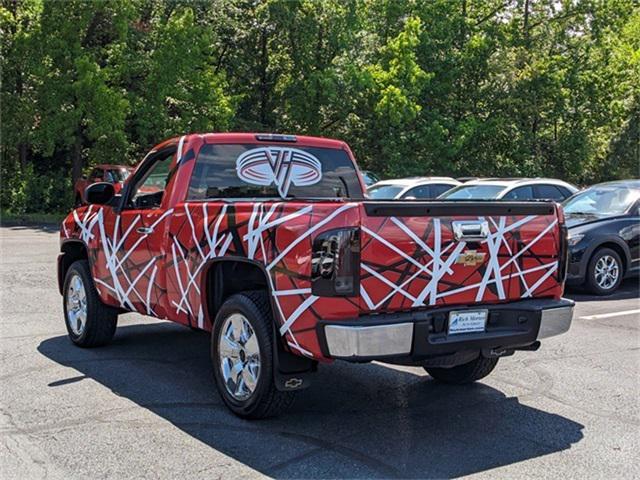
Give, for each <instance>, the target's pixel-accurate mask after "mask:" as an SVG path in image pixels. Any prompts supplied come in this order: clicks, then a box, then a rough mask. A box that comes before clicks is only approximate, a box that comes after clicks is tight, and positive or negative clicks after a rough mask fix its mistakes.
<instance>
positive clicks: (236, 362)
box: [218, 313, 260, 400]
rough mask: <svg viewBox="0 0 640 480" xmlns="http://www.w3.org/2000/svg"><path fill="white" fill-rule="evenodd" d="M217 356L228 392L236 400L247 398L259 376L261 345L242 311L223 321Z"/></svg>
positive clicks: (253, 389)
mask: <svg viewBox="0 0 640 480" xmlns="http://www.w3.org/2000/svg"><path fill="white" fill-rule="evenodd" d="M218 356H219V364H220V370H221V373H222V377H223V379H224V384H225V386H226V388H227V392H229V394H230V395H231V396H232V397H233V398H235V399H236V400H246V399H248V398H249V397H250V396H251V395H252V394H253V392H254V391H255V389H256V386H257V385H258V379H259V378H260V346H259V345H258V338H257V336H256V334H255V332H254V331H253V328H252V327H251V324H250V323H249V320H247V318H246V317H245V316H244V315H242V314H241V313H234V314H232V315H229V316H228V317H227V318H226V319H225V320H224V324H223V325H222V329H221V331H220V339H219V340H218Z"/></svg>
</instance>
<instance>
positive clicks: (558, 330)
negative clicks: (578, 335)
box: [537, 305, 573, 340]
mask: <svg viewBox="0 0 640 480" xmlns="http://www.w3.org/2000/svg"><path fill="white" fill-rule="evenodd" d="M572 319H573V305H571V306H566V307H559V308H550V309H548V310H542V314H541V315H540V329H539V330H538V337H537V339H538V340H540V339H543V338H549V337H555V336H556V335H560V334H562V333H565V332H567V331H569V327H571V320H572Z"/></svg>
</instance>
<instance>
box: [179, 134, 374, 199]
mask: <svg viewBox="0 0 640 480" xmlns="http://www.w3.org/2000/svg"><path fill="white" fill-rule="evenodd" d="M274 197H282V198H362V190H361V188H360V183H359V180H358V174H357V172H356V169H355V166H354V164H353V162H352V161H351V159H350V158H349V156H348V155H347V152H345V151H344V150H336V149H332V148H317V147H302V146H297V145H295V144H294V145H292V146H280V145H277V146H276V145H259V144H247V145H238V144H214V145H204V146H203V147H202V148H201V149H200V153H199V154H198V158H197V159H196V164H195V167H194V170H193V174H192V176H191V182H190V184H189V193H188V199H189V200H207V199H215V198H274Z"/></svg>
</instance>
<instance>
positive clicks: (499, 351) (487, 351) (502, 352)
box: [482, 341, 540, 358]
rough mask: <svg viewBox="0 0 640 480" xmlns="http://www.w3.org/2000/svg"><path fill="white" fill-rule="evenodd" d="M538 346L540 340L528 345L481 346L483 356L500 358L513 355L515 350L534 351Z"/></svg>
mask: <svg viewBox="0 0 640 480" xmlns="http://www.w3.org/2000/svg"><path fill="white" fill-rule="evenodd" d="M539 348H540V342H538V341H535V342H533V343H532V344H530V345H522V346H518V347H496V348H483V349H482V356H483V357H485V358H500V357H508V356H510V355H513V354H514V353H515V351H516V350H519V351H528V352H535V351H536V350H538V349H539Z"/></svg>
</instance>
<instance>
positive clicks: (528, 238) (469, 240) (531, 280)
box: [360, 201, 564, 313]
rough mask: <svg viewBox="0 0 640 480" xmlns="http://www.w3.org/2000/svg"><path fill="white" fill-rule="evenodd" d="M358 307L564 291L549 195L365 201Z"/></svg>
mask: <svg viewBox="0 0 640 480" xmlns="http://www.w3.org/2000/svg"><path fill="white" fill-rule="evenodd" d="M361 208H362V211H361V222H362V225H361V227H362V236H361V256H360V258H361V264H360V266H361V271H360V274H361V277H360V309H361V311H362V312H363V313H369V312H394V311H403V310H410V309H415V308H421V307H422V308H424V307H429V306H435V305H438V306H441V305H470V304H476V303H477V304H480V303H501V302H508V301H514V300H520V299H522V298H532V297H538V298H539V297H553V298H560V296H561V295H562V289H563V286H562V278H561V277H562V275H563V268H562V266H561V263H562V262H561V259H562V257H563V256H564V254H563V253H561V250H562V248H563V245H564V241H563V240H562V235H563V233H562V232H564V226H563V225H562V217H561V215H562V214H561V211H560V209H559V207H557V206H556V205H555V204H554V203H550V202H540V203H538V202H466V201H465V202H459V201H456V202H452V201H440V202H438V201H433V202H374V201H371V202H364V203H363V204H362V207H361Z"/></svg>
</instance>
